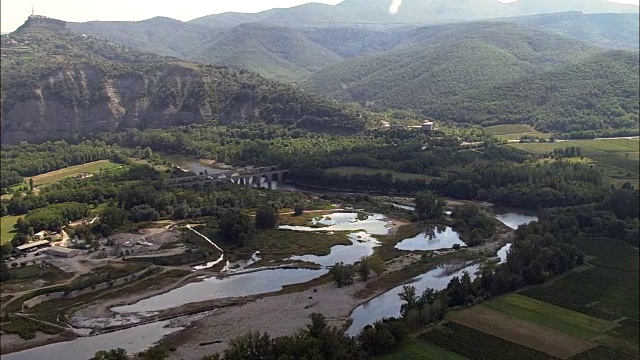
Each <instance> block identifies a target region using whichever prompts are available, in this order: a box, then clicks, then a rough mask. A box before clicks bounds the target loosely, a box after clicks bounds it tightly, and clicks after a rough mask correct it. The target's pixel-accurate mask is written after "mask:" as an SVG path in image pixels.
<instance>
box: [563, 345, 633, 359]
mask: <svg viewBox="0 0 640 360" xmlns="http://www.w3.org/2000/svg"><path fill="white" fill-rule="evenodd" d="M637 359H638V357H637V356H636V355H632V354H629V353H626V352H624V351H621V350H617V349H614V348H610V347H607V346H598V347H595V348H593V349H589V350H587V351H585V352H582V353H580V354H578V355H575V356H573V357H571V359H570V360H637Z"/></svg>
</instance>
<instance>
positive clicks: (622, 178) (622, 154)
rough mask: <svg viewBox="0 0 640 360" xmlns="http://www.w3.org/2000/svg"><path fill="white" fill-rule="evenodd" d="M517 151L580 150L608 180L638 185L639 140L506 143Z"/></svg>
mask: <svg viewBox="0 0 640 360" xmlns="http://www.w3.org/2000/svg"><path fill="white" fill-rule="evenodd" d="M509 146H513V147H515V148H517V149H520V150H523V151H526V152H529V153H532V154H547V153H550V152H552V151H553V150H555V149H564V148H566V147H571V146H575V147H579V148H580V150H581V152H582V156H584V157H586V158H589V159H591V160H593V161H596V162H597V163H598V165H599V167H600V168H601V169H602V171H603V173H604V175H605V176H607V177H609V178H611V180H612V182H613V183H615V184H618V185H619V184H622V183H624V182H626V181H629V182H631V183H632V184H635V185H637V184H638V173H639V172H640V161H639V160H638V159H639V146H640V143H639V142H638V139H637V138H636V139H633V140H632V139H596V140H569V141H559V142H553V143H551V142H546V143H527V144H520V143H513V144H509Z"/></svg>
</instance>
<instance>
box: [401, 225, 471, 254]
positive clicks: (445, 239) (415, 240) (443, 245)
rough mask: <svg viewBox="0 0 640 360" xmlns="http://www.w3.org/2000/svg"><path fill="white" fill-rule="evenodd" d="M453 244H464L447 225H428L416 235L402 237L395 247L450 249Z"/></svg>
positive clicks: (406, 248) (405, 248) (414, 249)
mask: <svg viewBox="0 0 640 360" xmlns="http://www.w3.org/2000/svg"><path fill="white" fill-rule="evenodd" d="M455 244H458V245H460V246H465V244H464V241H462V240H461V239H460V236H459V235H458V233H457V232H456V231H455V230H453V229H452V228H450V227H448V226H430V227H429V228H428V229H426V230H425V231H423V232H421V233H420V234H418V236H415V237H412V238H408V239H404V240H402V241H400V242H399V243H398V244H397V245H396V246H395V247H396V249H398V250H405V251H427V250H440V249H451V247H452V246H453V245H455Z"/></svg>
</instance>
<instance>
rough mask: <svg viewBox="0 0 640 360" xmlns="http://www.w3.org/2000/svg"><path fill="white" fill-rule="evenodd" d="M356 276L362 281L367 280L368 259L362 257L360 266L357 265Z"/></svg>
mask: <svg viewBox="0 0 640 360" xmlns="http://www.w3.org/2000/svg"><path fill="white" fill-rule="evenodd" d="M358 274H360V276H361V277H362V279H363V280H364V281H367V279H369V274H371V266H370V265H369V259H368V258H366V257H364V256H363V257H362V258H361V259H360V264H359V265H358Z"/></svg>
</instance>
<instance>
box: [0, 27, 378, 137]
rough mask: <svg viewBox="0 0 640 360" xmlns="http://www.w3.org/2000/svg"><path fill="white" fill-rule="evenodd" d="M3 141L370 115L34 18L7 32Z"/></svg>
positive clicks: (343, 120)
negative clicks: (130, 129) (83, 34)
mask: <svg viewBox="0 0 640 360" xmlns="http://www.w3.org/2000/svg"><path fill="white" fill-rule="evenodd" d="M2 55H3V59H2V82H1V84H2V142H3V143H16V142H19V141H23V140H28V141H42V140H47V139H54V138H56V139H60V138H71V137H74V136H82V135H87V134H95V133H98V132H104V131H109V132H112V131H117V130H122V129H127V128H159V127H168V126H179V125H188V124H194V123H205V122H207V123H220V124H229V123H241V122H267V123H276V124H283V125H288V126H298V127H301V128H305V129H310V130H317V131H325V132H339V133H344V132H355V131H359V130H360V129H362V128H363V127H364V125H365V122H366V117H364V116H363V115H362V114H360V113H357V112H355V111H353V110H346V109H343V108H341V107H339V106H338V105H335V104H332V103H329V102H327V101H325V100H320V99H319V98H317V97H314V96H312V95H309V94H306V93H303V92H301V91H299V90H296V89H294V88H292V87H290V86H287V85H283V84H281V83H278V82H274V81H270V80H267V79H265V78H262V77H261V76H259V75H257V74H254V73H251V72H248V71H245V70H232V69H228V68H225V67H213V66H205V65H199V64H195V63H188V62H184V61H180V60H177V59H175V58H170V57H160V56H157V55H152V54H145V53H140V52H137V51H135V50H132V49H129V48H125V47H121V46H118V45H115V44H112V43H110V42H108V41H106V40H100V39H95V38H91V37H83V36H79V35H75V34H73V33H72V32H70V31H67V30H64V29H51V28H48V27H47V26H46V25H45V26H41V25H39V24H34V23H30V22H29V21H28V22H27V23H26V24H25V25H24V26H23V27H21V28H20V29H19V30H18V31H17V32H15V33H12V34H9V35H5V36H3V37H2Z"/></svg>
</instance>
